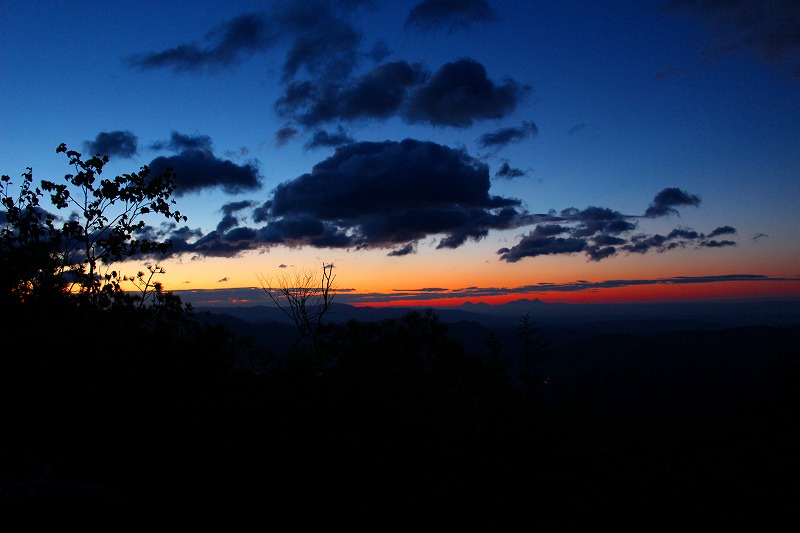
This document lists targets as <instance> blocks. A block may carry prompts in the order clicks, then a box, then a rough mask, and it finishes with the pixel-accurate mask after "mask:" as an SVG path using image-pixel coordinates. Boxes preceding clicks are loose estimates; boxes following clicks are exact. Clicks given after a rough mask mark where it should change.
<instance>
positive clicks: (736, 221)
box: [0, 0, 800, 299]
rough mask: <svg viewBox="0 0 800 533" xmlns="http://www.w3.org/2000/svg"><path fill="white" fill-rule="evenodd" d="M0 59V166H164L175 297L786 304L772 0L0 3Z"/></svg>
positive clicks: (793, 284) (785, 91)
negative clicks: (309, 273) (325, 266)
mask: <svg viewBox="0 0 800 533" xmlns="http://www.w3.org/2000/svg"><path fill="white" fill-rule="evenodd" d="M0 50H1V51H2V63H0V116H2V117H3V130H2V133H0V172H2V173H3V174H8V175H10V176H12V177H15V176H19V174H21V173H22V172H23V171H24V170H25V168H26V167H28V166H30V167H32V168H33V170H34V177H36V178H38V179H51V180H54V179H57V178H58V177H60V176H63V175H64V174H65V173H67V172H68V171H69V170H70V169H69V168H68V166H67V165H66V164H65V163H66V161H65V158H64V157H63V154H56V153H55V148H56V147H57V146H58V145H59V144H60V143H62V142H63V143H66V144H67V146H68V147H70V148H72V149H76V150H79V151H81V152H83V153H84V154H90V153H94V152H96V151H97V152H101V153H107V154H108V155H109V156H110V157H111V163H110V165H109V167H108V170H107V171H108V172H112V173H115V174H118V173H124V172H129V171H131V170H135V169H138V168H139V167H141V166H142V165H149V166H150V167H151V168H154V169H160V168H163V167H164V166H166V165H170V166H173V167H174V168H175V171H176V173H177V183H178V193H179V194H178V196H177V198H176V199H177V202H178V207H179V208H180V210H181V211H182V212H183V213H184V214H186V215H187V216H188V217H189V220H188V222H187V225H186V226H185V227H160V226H154V228H153V231H154V232H160V234H161V235H163V236H169V237H171V238H172V239H173V242H175V244H176V246H175V247H174V248H173V254H172V255H171V256H170V257H169V258H163V259H161V263H162V264H164V265H165V266H166V268H167V277H166V278H165V279H164V280H163V281H164V283H165V285H166V286H167V287H168V288H171V289H174V290H191V289H220V290H229V289H240V288H247V287H253V286H258V279H257V277H256V274H257V273H261V274H265V275H267V276H269V275H279V273H281V272H285V270H284V269H298V268H299V269H304V268H317V267H318V265H319V264H320V261H322V262H334V263H335V265H336V267H337V280H338V282H339V283H340V284H341V286H342V288H343V289H345V292H349V293H350V294H354V295H355V294H368V295H370V298H373V299H376V298H378V299H379V298H380V297H379V296H378V295H385V294H394V295H397V294H399V293H402V294H411V295H412V296H413V295H417V296H419V297H420V298H423V297H425V298H427V297H429V296H430V295H431V294H434V295H446V296H448V297H452V296H458V295H465V294H476V293H481V294H483V291H484V290H485V291H486V292H487V293H491V294H493V295H501V294H503V290H504V289H505V290H506V292H505V293H506V294H513V295H517V294H519V293H520V288H535V287H536V286H541V287H545V286H546V287H552V286H554V285H555V286H563V287H565V289H568V288H570V287H574V286H575V284H576V283H587V284H588V285H592V286H593V287H595V289H594V292H595V293H597V292H598V291H601V290H603V289H602V288H604V287H607V286H614V287H617V286H619V284H622V286H627V287H630V288H632V289H634V288H636V287H641V286H642V284H646V285H652V284H653V283H655V282H659V280H667V281H664V283H660V282H659V283H660V284H662V285H663V284H669V283H670V282H669V280H673V281H674V280H676V279H681V280H683V279H695V280H696V281H697V283H696V284H692V285H694V286H696V288H698V289H700V287H701V285H702V286H703V287H705V289H704V290H698V294H703V295H709V294H724V292H725V291H726V290H727V291H729V292H731V293H732V294H739V295H745V294H747V295H755V296H757V295H759V294H761V293H763V294H765V295H766V294H776V293H777V294H781V293H782V294H794V295H795V296H796V295H797V294H798V289H797V287H798V283H797V281H796V280H797V278H798V276H800V229H798V228H800V224H799V223H800V215H798V210H797V208H796V206H795V204H796V202H797V199H798V198H800V180H799V179H798V178H800V128H799V127H798V126H800V98H799V97H798V96H800V5H799V4H798V3H797V2H795V1H788V0H786V1H774V2H756V1H748V0H742V1H736V2H734V1H730V2H725V1H714V2H711V1H705V2H702V1H701V2H689V1H677V0H675V1H642V2H614V1H611V2H582V1H578V2H528V1H502V2H501V1H496V2H490V1H482V0H425V1H417V0H414V1H393V2H377V1H376V2H360V1H356V0H340V1H322V0H314V1H294V2H284V1H259V2H256V1H242V2H236V3H233V4H223V3H219V2H169V3H163V2H139V3H136V4H128V3H117V2H81V1H77V2H69V3H61V2H39V1H28V2H16V1H6V0H4V1H0ZM131 268H132V269H135V268H136V266H135V265H131ZM736 276H744V277H736ZM753 279H759V280H762V281H761V282H759V283H758V284H757V285H758V288H753V287H754V286H753V285H752V284H748V281H747V280H753ZM772 280H774V282H773V281H772ZM626 281H628V282H630V283H627V284H626V283H625V282H626ZM764 281H766V283H765V282H764ZM618 283H619V284H618ZM709 283H710V284H713V285H714V287H716V289H714V290H710V289H708V287H707V284H709ZM674 285H675V286H676V287H677V286H678V285H680V286H681V295H682V297H685V296H686V294H685V292H686V290H685V287H684V285H686V284H685V283H674ZM767 288H769V289H767ZM432 289H433V290H432ZM570 290H571V289H570ZM715 291H716V292H715ZM737 291H738V292H737ZM523 292H524V291H523ZM533 292H534V293H535V291H533ZM587 294H588V293H587ZM662 297H669V296H668V295H666V294H665V295H662Z"/></svg>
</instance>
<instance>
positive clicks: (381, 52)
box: [367, 41, 392, 63]
mask: <svg viewBox="0 0 800 533" xmlns="http://www.w3.org/2000/svg"><path fill="white" fill-rule="evenodd" d="M390 55H392V51H391V50H390V49H389V45H388V44H386V41H378V42H377V43H375V44H374V45H372V48H371V49H370V50H369V52H367V57H368V58H369V59H371V60H372V61H374V62H376V63H380V62H381V61H383V60H384V59H386V58H387V57H389V56H390Z"/></svg>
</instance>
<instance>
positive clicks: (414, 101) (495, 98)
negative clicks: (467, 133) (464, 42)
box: [403, 58, 530, 128]
mask: <svg viewBox="0 0 800 533" xmlns="http://www.w3.org/2000/svg"><path fill="white" fill-rule="evenodd" d="M529 91H530V88H529V87H527V86H524V85H520V84H519V83H517V82H515V81H514V80H506V81H505V82H504V83H503V84H501V85H496V84H495V83H494V82H493V81H491V80H490V79H489V78H488V77H487V75H486V69H485V68H484V66H483V65H482V64H481V63H479V62H477V61H475V60H473V59H468V58H464V59H459V60H457V61H453V62H451V63H445V64H444V65H443V66H442V67H441V68H440V69H439V70H438V71H437V72H436V73H434V74H433V76H431V78H430V79H429V80H428V82H427V83H426V84H425V85H423V86H421V87H419V88H418V89H416V90H415V91H414V92H413V93H412V94H411V95H410V97H409V99H408V102H407V105H406V106H405V109H404V110H403V117H404V118H405V119H406V120H407V121H408V122H410V123H428V124H432V125H434V126H453V127H457V128H467V127H469V126H472V124H473V123H474V122H475V121H476V120H486V119H499V118H502V117H504V116H506V115H507V114H509V113H511V112H512V111H513V110H514V109H515V108H516V107H517V104H518V103H519V102H520V100H521V99H522V98H523V97H525V96H526V95H527V94H528V92H529Z"/></svg>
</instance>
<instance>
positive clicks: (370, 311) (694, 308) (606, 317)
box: [195, 299, 800, 328]
mask: <svg viewBox="0 0 800 533" xmlns="http://www.w3.org/2000/svg"><path fill="white" fill-rule="evenodd" d="M425 309H426V306H417V307H405V306H396V307H369V306H353V305H349V304H343V303H336V302H334V303H333V306H332V311H331V312H330V314H328V315H327V317H326V318H327V319H328V320H329V321H332V322H347V321H348V320H358V321H366V322H369V321H376V320H384V319H387V318H399V317H401V316H403V315H404V314H406V313H409V312H411V311H423V310H425ZM432 309H433V311H434V312H435V313H436V315H437V316H438V317H439V319H440V320H442V321H443V322H456V321H460V320H472V321H476V322H479V323H481V324H483V325H486V326H490V327H494V326H499V325H503V324H509V323H510V322H509V320H511V321H512V322H511V323H514V322H516V321H518V320H519V319H520V318H521V317H523V316H525V315H526V314H528V315H529V317H530V318H531V320H533V321H535V322H537V323H540V324H543V325H566V324H578V323H581V324H586V323H595V324H596V323H599V322H618V323H619V322H627V321H636V322H642V321H662V322H664V323H665V324H666V323H667V322H668V321H675V322H676V325H678V323H680V325H681V327H683V328H685V327H687V326H689V324H688V323H687V321H690V322H695V323H696V324H695V325H696V326H697V327H701V328H712V327H732V326H746V325H770V326H790V325H794V324H800V301H794V300H781V301H756V302H745V303H742V302H685V303H684V302H680V303H626V304H595V303H592V304H567V303H547V302H543V301H541V300H539V299H534V300H528V299H520V300H515V301H512V302H508V303H505V304H496V305H493V304H487V303H469V302H468V303H464V304H461V305H458V306H453V307H433V308H432ZM195 311H196V312H197V313H212V314H226V315H230V316H232V317H236V318H238V319H240V320H244V321H246V322H250V323H257V322H263V321H269V322H279V323H287V324H291V323H292V321H291V319H290V318H289V317H288V316H287V315H286V313H284V312H283V311H282V310H281V309H280V308H278V307H276V306H271V305H255V306H226V307H215V306H204V307H196V308H195Z"/></svg>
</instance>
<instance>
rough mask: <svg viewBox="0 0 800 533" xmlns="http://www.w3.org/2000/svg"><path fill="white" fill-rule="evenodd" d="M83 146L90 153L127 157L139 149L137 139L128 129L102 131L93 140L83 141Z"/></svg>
mask: <svg viewBox="0 0 800 533" xmlns="http://www.w3.org/2000/svg"><path fill="white" fill-rule="evenodd" d="M83 146H84V149H85V150H86V151H88V152H91V154H92V155H94V154H100V155H107V156H110V157H121V158H124V159H129V158H131V157H133V156H134V155H136V152H137V151H138V150H139V139H138V138H137V137H136V135H134V134H133V133H131V132H130V131H120V130H116V131H102V132H100V133H98V134H97V137H95V139H94V141H85V142H84V143H83Z"/></svg>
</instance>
